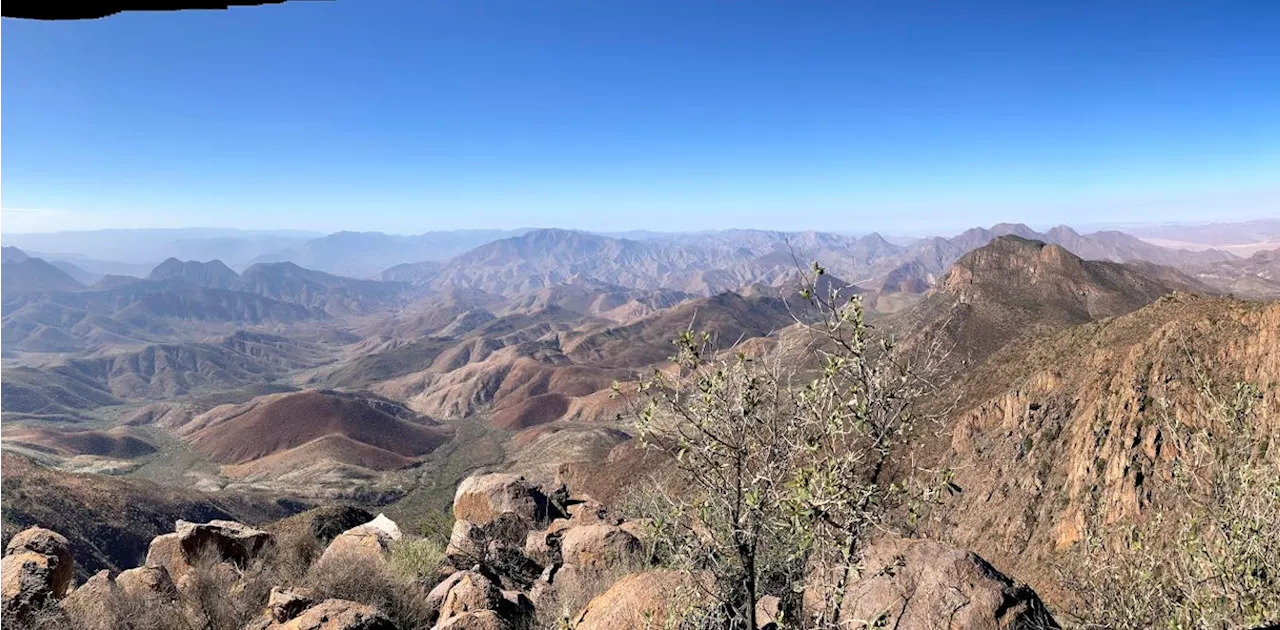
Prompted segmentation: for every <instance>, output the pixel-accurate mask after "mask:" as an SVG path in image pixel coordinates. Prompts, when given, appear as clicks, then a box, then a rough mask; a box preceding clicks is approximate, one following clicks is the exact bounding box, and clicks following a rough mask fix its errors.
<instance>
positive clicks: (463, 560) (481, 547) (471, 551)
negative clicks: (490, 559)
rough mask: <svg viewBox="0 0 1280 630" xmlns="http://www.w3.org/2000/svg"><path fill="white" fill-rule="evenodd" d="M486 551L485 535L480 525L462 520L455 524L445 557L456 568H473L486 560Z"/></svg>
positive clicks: (450, 533) (450, 534)
mask: <svg viewBox="0 0 1280 630" xmlns="http://www.w3.org/2000/svg"><path fill="white" fill-rule="evenodd" d="M484 551H485V534H484V530H483V529H481V528H480V526H479V525H476V524H474V523H472V522H470V521H464V520H462V519H458V520H456V521H454V522H453V530H452V531H450V532H449V544H448V545H447V546H446V547H445V550H444V555H445V557H447V558H449V560H450V562H452V563H453V564H454V566H459V567H462V566H471V565H472V564H475V563H477V562H480V561H481V560H483V559H484Z"/></svg>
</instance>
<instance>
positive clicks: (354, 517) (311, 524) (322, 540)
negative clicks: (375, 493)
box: [268, 505, 374, 547]
mask: <svg viewBox="0 0 1280 630" xmlns="http://www.w3.org/2000/svg"><path fill="white" fill-rule="evenodd" d="M372 520H374V516H373V514H371V513H370V512H369V511H368V510H363V509H360V508H357V507H351V506H347V505H322V506H320V507H318V508H312V509H310V510H307V511H305V512H301V513H299V514H294V515H293V516H290V517H289V518H286V519H283V520H280V521H277V522H276V523H274V524H272V525H271V526H270V527H268V530H269V531H270V532H271V533H272V534H274V535H276V537H277V538H279V539H281V540H284V539H287V538H289V537H291V536H297V535H306V536H308V537H310V538H313V539H315V541H316V542H317V543H319V544H320V546H321V547H326V546H328V545H329V543H330V542H333V539H334V538H337V537H338V534H341V533H342V532H345V531H347V530H349V529H351V528H353V527H357V526H360V525H363V524H365V523H368V522H370V521H372Z"/></svg>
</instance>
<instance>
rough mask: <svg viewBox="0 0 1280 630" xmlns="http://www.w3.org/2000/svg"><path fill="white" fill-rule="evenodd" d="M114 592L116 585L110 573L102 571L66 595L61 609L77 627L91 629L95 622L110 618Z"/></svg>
mask: <svg viewBox="0 0 1280 630" xmlns="http://www.w3.org/2000/svg"><path fill="white" fill-rule="evenodd" d="M115 590H116V584H115V582H113V581H112V580H111V574H110V572H109V571H107V570H106V569H103V570H102V571H98V572H97V573H94V574H93V575H92V576H90V577H89V579H88V580H85V583H84V584H81V585H80V586H77V587H76V588H75V589H73V590H72V591H71V592H70V593H67V596H66V598H65V599H63V600H62V609H63V610H64V611H66V612H67V616H68V617H69V618H70V621H71V622H72V623H73V624H75V625H76V626H77V627H82V628H93V627H95V625H96V623H95V622H99V621H100V620H102V621H107V620H110V619H111V618H112V604H113V600H114V598H115Z"/></svg>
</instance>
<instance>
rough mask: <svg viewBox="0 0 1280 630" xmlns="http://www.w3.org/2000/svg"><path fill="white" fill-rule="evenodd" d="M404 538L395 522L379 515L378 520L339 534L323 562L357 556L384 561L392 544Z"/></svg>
mask: <svg viewBox="0 0 1280 630" xmlns="http://www.w3.org/2000/svg"><path fill="white" fill-rule="evenodd" d="M401 538H402V534H401V533H400V527H399V526H397V525H396V523H395V521H393V520H391V519H389V518H387V517H386V516H384V515H382V514H379V515H378V517H377V518H375V519H373V520H372V521H369V522H368V523H365V524H363V525H357V526H355V527H352V528H351V529H348V530H347V531H345V532H342V533H341V534H338V535H337V536H336V537H335V538H334V539H333V542H330V543H329V546H328V547H327V548H325V550H324V554H322V555H321V556H320V559H321V560H324V559H325V558H332V557H335V556H342V555H345V554H355V555H359V556H364V557H368V558H373V559H383V558H384V557H385V556H386V554H387V553H388V552H390V551H391V544H392V543H394V542H395V541H397V540H400V539H401Z"/></svg>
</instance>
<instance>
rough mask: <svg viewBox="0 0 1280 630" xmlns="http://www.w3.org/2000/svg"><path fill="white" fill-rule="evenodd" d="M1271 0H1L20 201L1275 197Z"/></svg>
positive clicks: (1144, 205) (777, 208)
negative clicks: (108, 4)
mask: <svg viewBox="0 0 1280 630" xmlns="http://www.w3.org/2000/svg"><path fill="white" fill-rule="evenodd" d="M1277 33H1280V2H1274V1H1270V0H1259V1H1256V2H1245V1H1235V2H1225V1H1222V2H1214V1H1212V0H1196V1H1190V0H1163V1H1159V2H1157V1H1154V0H1151V1H1142V2H1139V1H1108V2H1103V1H1088V0H1070V1H1067V0H1062V1H1045V2H1026V1H1022V0H1018V1H1015V0H1008V1H979V0H970V1H966V2H938V1H924V0H897V1H893V2H889V1H884V2H855V1H853V0H844V1H832V2H815V1H808V0H789V1H785V2H784V1H781V0H779V1H776V2H759V1H754V0H738V1H733V2H730V1H728V0H725V1H719V2H713V1H708V0H671V1H659V0H646V1H636V0H608V1H601V0H577V1H570V0H543V1H538V2H530V1H528V0H337V1H336V2H289V3H287V4H284V5H278V6H268V7H252V8H237V9H233V10H230V11H207V12H206V11H200V12H183V13H143V14H121V15H117V16H113V17H110V18H107V19H102V20H92V21H83V22H52V23H43V22H30V21H19V20H10V19H5V20H4V23H3V34H4V37H3V39H2V40H0V45H2V47H3V51H2V52H3V55H2V56H0V60H2V63H3V75H4V86H5V89H4V90H3V93H2V95H0V98H2V101H3V102H2V103H0V105H2V108H3V112H4V122H5V125H4V135H3V141H4V145H3V149H4V153H3V158H4V161H3V168H2V169H0V179H2V182H0V194H2V195H3V196H2V197H0V205H2V206H3V208H4V211H3V223H2V224H0V227H2V229H5V230H9V231H13V232H17V231H48V230H53V229H85V228H101V227H187V226H210V227H242V228H269V229H278V228H297V229H315V230H322V231H329V230H338V229H357V230H365V229H367V230H384V231H391V232H420V231H424V230H430V229H455V228H465V227H479V228H489V227H503V228H506V227H518V226H553V225H554V226H561V227H574V228H584V229H596V230H623V229H636V228H647V229H666V230H674V229H707V228H717V227H759V228H778V229H832V230H852V231H870V230H873V229H874V230H881V231H885V232H888V233H920V232H941V231H947V230H949V229H953V228H963V227H965V226H969V225H974V224H990V223H994V222H997V221H1002V220H1011V221H1023V222H1027V223H1031V224H1033V225H1052V224H1056V223H1062V222H1065V223H1076V224H1084V223H1099V222H1110V221H1116V222H1121V221H1125V222H1133V221H1160V220H1184V221H1185V220H1198V219H1212V218H1223V217H1253V216H1265V215H1276V214H1280V37H1277Z"/></svg>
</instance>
